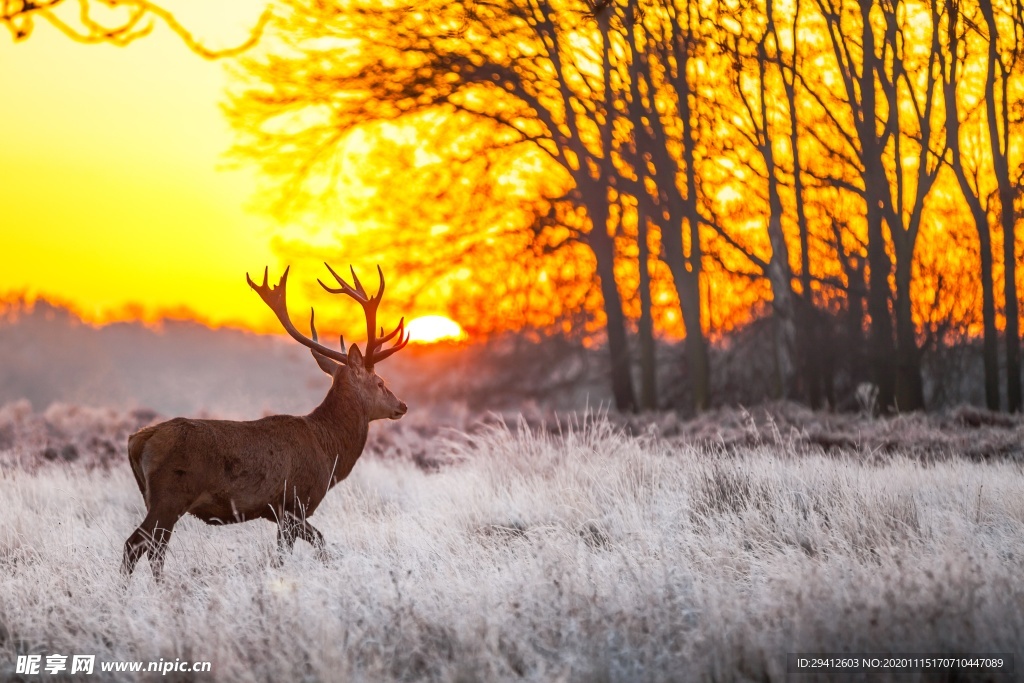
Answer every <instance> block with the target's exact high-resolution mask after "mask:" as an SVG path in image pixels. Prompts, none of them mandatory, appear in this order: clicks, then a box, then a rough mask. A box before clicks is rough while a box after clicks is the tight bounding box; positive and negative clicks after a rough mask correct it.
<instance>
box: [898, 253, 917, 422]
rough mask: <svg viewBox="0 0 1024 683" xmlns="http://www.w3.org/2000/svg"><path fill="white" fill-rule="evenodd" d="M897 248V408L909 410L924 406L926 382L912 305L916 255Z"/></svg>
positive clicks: (901, 410)
mask: <svg viewBox="0 0 1024 683" xmlns="http://www.w3.org/2000/svg"><path fill="white" fill-rule="evenodd" d="M896 249H897V251H896V302H895V303H896V305H895V306H894V308H895V310H896V409H897V410H899V411H900V412H908V411H914V410H923V409H924V386H923V384H922V382H921V360H920V355H919V353H918V349H917V331H916V330H915V329H914V319H913V315H912V310H911V306H910V282H911V276H912V270H911V261H912V260H913V259H912V256H911V255H910V254H907V253H905V252H906V250H905V249H901V248H900V247H899V246H897V248H896Z"/></svg>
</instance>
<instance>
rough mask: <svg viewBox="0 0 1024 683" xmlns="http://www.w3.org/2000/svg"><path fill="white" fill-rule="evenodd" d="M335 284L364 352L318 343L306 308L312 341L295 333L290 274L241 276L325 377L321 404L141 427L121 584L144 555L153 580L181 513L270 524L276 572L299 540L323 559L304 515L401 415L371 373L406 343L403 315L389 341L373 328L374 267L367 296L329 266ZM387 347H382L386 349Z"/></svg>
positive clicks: (132, 446)
mask: <svg viewBox="0 0 1024 683" xmlns="http://www.w3.org/2000/svg"><path fill="white" fill-rule="evenodd" d="M324 265H325V266H327V270H328V271H330V273H331V275H333V276H334V279H335V280H336V281H337V283H338V285H339V286H338V287H329V286H328V285H326V284H324V282H323V281H321V280H320V279H317V282H319V283H320V286H321V287H323V288H324V289H325V290H327V291H328V292H330V293H331V294H344V295H347V296H349V297H351V298H353V299H355V300H356V301H357V302H358V303H359V304H360V305H361V306H362V308H363V312H364V315H365V318H366V331H367V340H366V350H365V352H361V351H360V350H359V347H358V346H357V345H356V344H352V345H351V346H350V347H349V349H348V351H347V352H346V351H345V338H344V335H342V336H341V338H340V342H341V350H340V351H339V350H336V349H332V348H330V347H329V346H325V345H323V344H321V343H320V342H319V339H318V337H317V332H316V325H315V315H316V314H315V311H314V310H313V309H312V308H310V316H309V327H310V334H311V337H312V338H309V337H306V336H305V335H303V334H302V333H301V332H299V331H298V330H297V329H296V327H295V325H293V324H292V321H291V319H290V317H289V315H288V306H287V303H286V298H287V285H288V271H289V270H290V268H291V267H290V266H289V267H287V268H285V271H284V274H283V275H282V276H281V279H280V281H279V282H278V284H277V286H276V287H270V286H268V284H267V277H268V274H269V268H265V269H264V271H263V284H261V285H257V284H256V283H255V282H253V280H252V278H250V277H249V274H248V273H246V275H245V279H246V282H248V283H249V287H251V288H252V289H254V290H255V291H256V292H257V293H258V294H259V295H260V298H261V299H262V300H263V302H264V303H265V304H266V305H267V306H268V307H269V308H270V310H271V311H273V313H274V314H275V315H276V316H277V319H278V321H279V322H280V323H281V326H282V327H283V328H284V330H285V331H286V332H287V333H288V334H289V335H290V336H291V337H292V338H293V339H295V340H296V341H298V342H299V343H300V344H302V345H303V346H306V347H307V348H309V349H310V351H311V353H312V354H313V358H314V359H315V360H316V363H317V365H318V366H319V367H320V369H321V370H323V371H324V372H325V373H327V374H328V375H330V376H331V388H330V390H329V391H328V392H327V396H326V397H325V398H324V400H323V402H322V403H320V405H318V406H317V407H316V408H314V409H313V411H312V412H310V413H309V414H308V415H303V416H294V415H270V416H267V417H264V418H262V419H259V420H252V421H234V420H209V419H189V418H183V417H178V418H174V419H172V420H168V421H166V422H161V423H159V424H156V425H152V426H149V427H146V428H144V429H141V430H139V431H138V432H135V433H134V434H132V435H131V436H130V437H129V438H128V461H129V463H130V464H131V468H132V473H133V474H134V475H135V480H136V482H137V483H138V485H139V491H141V493H142V497H143V499H144V501H145V504H146V517H145V519H143V520H142V523H141V524H140V525H139V526H138V528H137V529H136V530H135V531H134V532H133V533H132V535H131V536H129V537H128V540H127V541H125V544H124V558H123V560H122V563H121V572H122V574H123V576H124V577H125V578H126V579H128V578H130V577H131V575H132V572H133V571H134V570H135V565H136V564H137V563H138V561H139V559H140V558H141V556H142V554H143V553H146V554H147V555H148V556H149V565H150V569H151V570H152V572H153V576H154V578H155V579H156V580H157V581H160V579H161V576H162V573H163V566H164V555H165V552H166V550H167V544H168V541H169V540H170V537H171V532H172V531H173V530H174V525H175V524H176V523H177V522H178V520H179V519H181V518H182V517H183V516H184V515H186V514H191V515H193V516H194V517H198V518H199V519H201V520H203V521H204V522H206V523H207V524H211V525H221V524H233V523H239V522H247V521H250V520H254V519H266V520H269V521H271V522H273V523H275V524H276V525H277V554H276V557H275V559H274V563H275V564H277V565H280V563H282V562H283V561H284V557H285V556H286V555H288V554H289V553H291V552H292V549H293V547H294V545H295V541H296V540H297V539H301V540H303V541H306V542H307V543H309V544H310V545H312V546H313V548H314V551H315V553H316V554H317V556H318V557H320V558H321V559H323V560H326V558H327V553H326V548H325V544H324V537H323V534H321V533H320V531H318V530H317V529H316V528H315V527H313V526H312V525H311V524H310V523H309V520H308V518H309V517H310V516H311V515H312V514H313V513H314V512H315V511H316V509H317V507H318V506H319V505H320V502H321V501H322V500H323V499H324V496H325V495H326V494H327V492H328V491H329V490H330V489H331V488H333V487H334V486H335V485H336V484H337V483H338V482H340V481H342V480H344V479H345V478H346V477H348V475H349V473H351V471H352V468H353V467H354V466H355V464H356V461H357V460H358V459H359V456H360V455H361V454H362V452H363V447H364V446H365V445H366V438H367V435H368V433H369V425H370V422H372V421H374V420H383V419H391V420H397V419H399V418H401V417H402V416H403V415H405V413H406V411H407V410H408V408H407V406H406V404H405V402H403V401H401V400H400V399H399V398H397V397H396V396H395V395H394V394H393V393H392V392H391V390H390V389H388V387H387V385H385V383H384V380H383V379H381V378H380V377H378V376H377V374H376V372H375V370H374V368H375V366H376V364H377V363H380V362H381V361H383V360H384V359H385V358H388V357H389V356H391V355H393V354H395V353H396V352H398V351H400V350H401V349H403V348H404V347H405V346H406V345H407V344H408V343H409V336H408V334H406V333H405V318H404V317H403V318H402V319H401V320H400V321H399V323H398V326H397V327H395V328H394V330H392V331H391V332H389V333H388V334H384V328H383V327H381V328H380V331H379V333H378V331H377V308H378V306H379V305H380V301H381V298H382V297H383V296H384V273H383V271H382V270H381V268H380V266H379V265H378V266H377V274H378V276H379V278H380V285H379V287H378V289H377V293H376V294H375V295H373V296H369V295H368V294H367V293H366V290H365V289H364V288H363V285H362V283H360V281H359V278H358V277H357V276H356V271H355V269H354V268H352V267H351V266H350V270H351V272H352V282H353V284H352V285H349V284H348V283H347V282H346V281H345V280H344V279H342V278H341V276H339V275H338V274H337V273H336V272H335V271H334V269H333V268H331V266H330V265H329V264H327V263H324ZM389 342H391V343H392V345H391V346H390V347H388V348H385V346H386V345H387V344H388V343H389Z"/></svg>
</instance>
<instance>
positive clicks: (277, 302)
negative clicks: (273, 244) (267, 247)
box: [245, 266, 348, 363]
mask: <svg viewBox="0 0 1024 683" xmlns="http://www.w3.org/2000/svg"><path fill="white" fill-rule="evenodd" d="M290 270H291V266H288V267H287V268H285V269H284V274H283V275H281V280H280V281H279V282H278V283H277V286H276V287H271V286H269V284H268V278H269V277H270V267H269V266H268V267H266V268H264V269H263V284H262V285H257V284H256V283H255V282H253V280H252V278H251V277H249V273H246V274H245V281H246V282H248V283H249V286H250V287H252V288H253V289H255V290H256V293H257V294H259V295H260V298H261V299H263V303H265V304H266V305H267V306H268V307H269V308H270V310H271V311H273V312H274V315H276V316H277V320H278V322H280V323H281V326H282V327H283V328H284V330H285V332H287V333H288V334H289V335H291V337H292V339H294V340H295V341H297V342H299V343H300V344H302V345H303V346H305V347H307V348H309V349H312V350H313V351H316V352H318V353H320V354H322V355H324V356H327V357H328V358H331V359H333V360H336V361H338V362H339V363H348V355H346V354H345V353H344V352H339V351H335V350H334V349H332V348H328V347H326V346H324V345H323V344H320V343H319V342H318V341H317V340H316V329H315V328H314V329H313V339H309V338H307V337H306V336H304V335H303V334H302V333H301V332H299V331H298V330H297V329H296V328H295V325H293V324H292V321H291V318H290V317H289V316H288V304H287V287H288V272H289V271H290ZM309 323H310V327H312V326H313V315H312V313H311V314H310V318H309Z"/></svg>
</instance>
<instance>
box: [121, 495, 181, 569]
mask: <svg viewBox="0 0 1024 683" xmlns="http://www.w3.org/2000/svg"><path fill="white" fill-rule="evenodd" d="M180 516H181V515H179V514H174V513H170V512H168V511H166V510H164V511H158V510H156V509H155V508H153V509H151V510H150V511H149V514H147V515H146V518H145V519H144V520H142V524H140V525H139V528H137V529H136V530H135V531H134V532H133V533H132V535H131V536H129V537H128V540H127V541H125V544H124V559H123V560H122V561H121V573H122V574H124V576H125V577H126V578H127V577H130V576H131V574H132V572H133V571H134V570H135V565H136V564H137V563H138V561H139V558H140V557H142V553H143V552H145V553H147V554H148V555H149V567H150V569H151V570H152V571H153V577H154V578H155V579H157V580H159V579H160V576H161V574H162V572H163V568H164V554H165V553H166V551H167V542H168V541H169V540H170V539H171V531H172V530H173V529H174V525H175V523H176V522H177V521H178V518H179V517H180Z"/></svg>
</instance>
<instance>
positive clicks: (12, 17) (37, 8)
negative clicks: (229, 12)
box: [0, 0, 270, 59]
mask: <svg viewBox="0 0 1024 683" xmlns="http://www.w3.org/2000/svg"><path fill="white" fill-rule="evenodd" d="M72 4H75V5H77V9H78V11H77V14H76V18H77V21H69V20H67V19H65V18H64V17H63V16H62V15H61V13H60V10H61V9H62V8H63V7H66V6H70V5H72ZM97 8H101V9H100V12H97V11H96V10H97ZM37 20H42V21H45V22H46V23H48V24H50V25H52V26H54V27H55V28H57V29H58V30H59V31H60V32H61V33H63V34H64V35H66V36H67V37H69V38H71V39H72V40H75V41H78V42H80V43H112V44H114V45H122V46H123V45H128V44H129V43H131V42H133V41H135V40H138V39H139V38H143V37H145V36H147V35H149V34H150V33H151V32H152V31H153V28H154V27H155V26H156V24H157V23H162V24H163V25H165V26H166V27H167V28H169V29H170V30H171V31H173V32H174V33H175V34H176V35H177V36H178V37H179V38H180V39H181V40H182V41H183V42H184V43H185V45H186V46H188V48H189V49H190V50H192V51H193V52H195V53H196V54H197V55H200V56H201V57H204V58H206V59H219V58H222V57H231V56H234V55H238V54H240V53H242V52H245V51H246V50H248V49H249V48H251V47H252V46H253V45H255V44H256V43H257V42H259V39H260V36H261V35H262V34H263V29H264V27H265V26H266V25H267V22H268V21H269V20H270V10H269V9H268V10H266V11H264V13H263V15H262V16H261V17H260V19H259V21H258V22H257V23H256V25H255V26H254V27H253V29H252V30H251V31H250V33H249V37H248V38H247V39H246V40H245V41H244V42H242V43H239V44H238V45H235V46H232V47H227V48H219V49H212V48H209V47H207V46H206V45H204V44H203V43H202V42H200V41H198V40H196V38H195V37H194V36H193V35H192V33H191V32H190V31H189V30H188V29H187V28H185V26H183V25H182V24H181V23H180V22H179V21H178V20H177V19H176V18H175V16H174V14H173V13H171V11H170V10H168V9H166V8H165V7H163V6H162V5H158V4H156V3H152V2H149V1H148V0H76V2H74V3H72V2H69V1H68V0H0V23H3V24H4V25H5V26H6V27H7V29H8V30H9V31H10V32H11V36H12V37H13V38H14V40H15V41H21V40H26V39H27V38H28V37H29V36H31V35H32V31H33V30H34V28H35V24H36V21H37Z"/></svg>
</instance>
